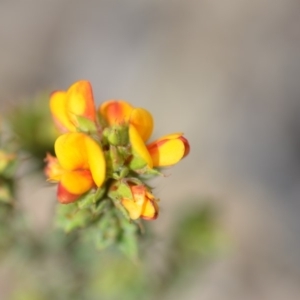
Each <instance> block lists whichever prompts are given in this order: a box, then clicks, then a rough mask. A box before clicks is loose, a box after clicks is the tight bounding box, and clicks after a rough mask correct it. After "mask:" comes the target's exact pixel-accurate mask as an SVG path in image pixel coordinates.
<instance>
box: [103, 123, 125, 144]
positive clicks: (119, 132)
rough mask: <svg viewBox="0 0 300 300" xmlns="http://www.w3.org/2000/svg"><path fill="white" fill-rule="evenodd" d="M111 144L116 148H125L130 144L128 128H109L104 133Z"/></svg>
mask: <svg viewBox="0 0 300 300" xmlns="http://www.w3.org/2000/svg"><path fill="white" fill-rule="evenodd" d="M103 135H104V136H105V137H106V139H107V141H108V143H109V144H111V145H114V146H125V145H127V144H128V141H129V137H128V126H126V125H113V126H111V127H107V128H105V129H104V131H103Z"/></svg>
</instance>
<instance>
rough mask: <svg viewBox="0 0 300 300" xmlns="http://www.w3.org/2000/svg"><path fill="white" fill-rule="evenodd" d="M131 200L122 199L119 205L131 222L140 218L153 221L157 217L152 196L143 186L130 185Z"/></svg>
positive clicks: (156, 207)
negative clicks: (127, 214)
mask: <svg viewBox="0 0 300 300" xmlns="http://www.w3.org/2000/svg"><path fill="white" fill-rule="evenodd" d="M130 190H131V193H132V197H131V198H126V197H124V198H122V199H121V203H122V205H123V206H124V207H125V208H126V210H127V211H128V213H129V216H130V218H131V219H132V220H136V219H138V218H142V219H145V220H155V219H156V218H157V217H158V210H159V209H158V205H157V203H156V201H157V200H156V199H155V197H154V195H153V194H152V193H151V192H149V191H148V190H147V188H146V187H145V186H144V185H130Z"/></svg>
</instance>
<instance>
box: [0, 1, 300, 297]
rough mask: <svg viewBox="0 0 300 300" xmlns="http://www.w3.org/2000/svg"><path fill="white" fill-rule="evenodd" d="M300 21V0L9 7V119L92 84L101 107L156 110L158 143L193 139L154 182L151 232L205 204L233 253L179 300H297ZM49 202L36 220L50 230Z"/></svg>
mask: <svg viewBox="0 0 300 300" xmlns="http://www.w3.org/2000/svg"><path fill="white" fill-rule="evenodd" d="M299 13H300V3H299V1H296V0H284V1H283V0H282V1H280V0H259V1H258V0H254V1H240V0H239V1H238V0H228V1H217V0H202V1H196V0H194V1H192V0H191V1H179V0H174V1H171V0H166V1H159V0H154V1H142V0H129V1H114V0H110V1H109V0H106V1H105V0H101V1H96V0H94V1H93V0H87V1H76V0H75V1H74V0H73V1H71V0H52V1H41V0H28V1H24V0H23V1H22V0H19V1H17V0H11V1H8V0H2V1H1V2H0V102H1V107H2V108H1V110H2V112H3V113H5V112H6V111H7V110H9V109H10V108H11V106H12V105H14V104H15V103H18V101H21V100H22V99H23V98H24V97H30V95H34V94H35V93H37V92H38V91H41V90H43V89H50V90H51V89H66V88H67V87H68V86H69V85H70V84H71V83H73V82H74V81H76V80H78V79H88V80H90V81H91V82H92V85H93V88H94V94H95V98H96V101H97V103H98V104H100V103H101V101H103V100H106V99H109V98H123V99H126V100H128V101H130V102H131V103H133V104H134V105H136V106H143V107H145V108H147V109H148V110H150V111H151V112H152V114H153V115H154V117H155V133H154V136H156V137H158V136H159V135H162V134H166V133H171V132H176V131H183V132H184V133H185V135H186V137H187V138H188V139H189V141H190V144H191V153H190V155H189V157H188V158H186V159H185V160H184V161H182V162H181V163H180V164H179V165H178V166H176V167H174V168H173V169H172V170H171V171H170V173H171V175H172V176H169V177H167V178H165V179H161V180H159V181H158V183H157V185H158V187H157V194H158V195H159V197H160V198H161V206H162V212H161V216H160V218H159V219H158V220H157V221H156V222H155V223H153V224H154V225H153V226H154V227H155V228H157V232H158V234H159V235H161V236H164V235H165V234H167V233H168V231H169V230H171V228H172V226H173V225H172V224H173V223H172V222H173V215H174V213H176V212H178V209H179V208H180V207H181V206H185V205H195V203H194V202H195V201H196V200H193V199H199V196H203V197H210V198H211V199H212V200H211V201H213V202H214V204H215V205H216V206H217V207H219V209H220V211H221V216H220V223H221V226H222V228H223V229H224V231H225V232H226V234H227V235H228V236H229V237H230V240H231V241H232V244H233V249H232V251H231V252H230V254H229V255H227V256H225V257H222V258H220V259H218V260H217V261H214V262H213V263H212V264H211V266H209V267H208V269H207V270H206V271H205V273H202V272H200V273H199V276H195V278H194V279H193V280H192V281H191V282H190V283H189V284H188V286H187V289H185V290H180V291H177V290H176V291H175V292H174V294H171V295H170V297H169V298H170V299H173V298H174V297H175V298H177V299H181V298H184V299H205V300H206V299H209V300H210V299H212V300H217V299H222V300H226V299H230V300H233V299H243V300H244V299H245V300H247V299H253V300H258V299H272V300H277V299H299V298H300V285H299V283H300V276H299V275H300V274H299V272H300V222H299V213H300V206H299V196H300V121H299V120H300V119H299V114H300V101H299V96H300V84H299V78H300V76H299V75H300V54H299V48H300V47H299V46H300V18H299ZM23 190H24V193H25V195H26V192H27V193H29V194H30V195H31V196H32V188H29V187H27V185H26V184H23ZM52 192H53V193H54V190H53V191H52ZM41 195H44V189H43V188H41V189H40V190H38V191H35V192H34V195H33V196H35V197H30V201H31V203H32V202H34V203H35V211H34V212H33V213H32V216H31V217H32V219H33V223H34V222H37V223H38V222H40V223H43V224H44V223H47V222H49V220H48V221H45V220H47V217H46V216H47V207H49V204H45V203H46V202H47V201H43V203H41V201H39V199H40V197H41ZM35 198H36V200H34V199H35ZM190 199H191V200H190ZM183 201H184V203H183ZM29 206H30V205H29ZM200 274H201V275H200ZM2 277H5V276H2ZM2 277H0V278H2ZM2 285H3V286H5V284H4V283H2V284H1V286H2Z"/></svg>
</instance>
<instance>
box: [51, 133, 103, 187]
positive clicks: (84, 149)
mask: <svg viewBox="0 0 300 300" xmlns="http://www.w3.org/2000/svg"><path fill="white" fill-rule="evenodd" d="M54 147H55V153H56V156H57V159H58V161H59V163H60V165H61V166H62V167H63V168H64V169H65V170H68V171H74V170H90V172H91V174H92V177H93V179H94V181H95V183H96V185H97V186H98V187H99V186H101V185H102V183H103V182H104V180H105V171H106V162H105V157H104V153H103V151H102V149H101V147H100V145H99V144H98V143H97V142H96V141H95V140H93V139H92V138H91V137H89V136H88V135H86V134H84V133H80V132H71V133H66V134H64V135H61V136H60V137H58V138H57V140H56V142H55V145H54Z"/></svg>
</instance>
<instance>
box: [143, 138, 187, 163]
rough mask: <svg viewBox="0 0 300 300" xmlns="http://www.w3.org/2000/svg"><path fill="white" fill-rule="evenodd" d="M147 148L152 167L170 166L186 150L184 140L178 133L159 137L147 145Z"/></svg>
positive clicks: (180, 157) (179, 158)
mask: <svg viewBox="0 0 300 300" xmlns="http://www.w3.org/2000/svg"><path fill="white" fill-rule="evenodd" d="M184 140H185V139H184ZM147 148H148V151H149V154H150V155H151V158H152V161H153V166H154V167H167V166H172V165H174V164H176V163H178V162H179V161H180V160H181V159H182V158H183V157H184V156H185V151H186V145H185V142H184V141H183V139H182V138H181V136H180V135H179V136H178V134H172V135H169V136H165V137H163V138H160V139H159V140H157V141H155V142H153V143H151V144H150V145H148V146H147Z"/></svg>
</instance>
